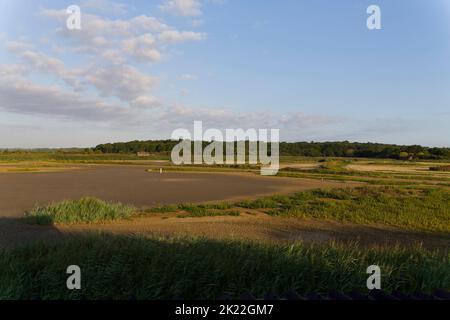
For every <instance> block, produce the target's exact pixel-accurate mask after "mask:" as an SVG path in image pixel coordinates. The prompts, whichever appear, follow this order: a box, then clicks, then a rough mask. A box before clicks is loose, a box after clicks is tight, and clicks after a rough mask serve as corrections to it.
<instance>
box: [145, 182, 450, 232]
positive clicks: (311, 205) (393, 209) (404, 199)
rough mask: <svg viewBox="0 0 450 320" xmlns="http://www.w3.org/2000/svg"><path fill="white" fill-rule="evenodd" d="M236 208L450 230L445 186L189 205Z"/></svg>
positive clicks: (204, 208) (313, 193)
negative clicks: (441, 187)
mask: <svg viewBox="0 0 450 320" xmlns="http://www.w3.org/2000/svg"><path fill="white" fill-rule="evenodd" d="M233 208H247V209H256V210H261V211H263V212H265V213H267V214H269V215H273V216H285V217H287V216H288V217H299V218H314V219H328V220H335V221H340V222H353V223H359V224H375V223H376V224H385V225H389V226H395V227H399V228H403V229H407V230H417V231H428V232H439V233H450V192H449V191H447V190H444V189H420V188H400V187H394V186H390V187H386V186H385V187H357V188H345V189H342V188H341V189H326V190H325V189H318V190H311V191H305V192H301V193H297V194H294V195H276V196H271V197H264V198H260V199H257V200H247V201H242V202H239V203H236V204H229V203H223V204H217V205H197V206H195V205H191V206H189V210H191V211H192V212H194V211H199V212H202V213H204V214H203V215H208V212H211V210H210V209H216V210H229V209H233ZM182 209H183V206H163V207H159V208H154V209H151V210H150V212H160V213H164V212H177V211H179V210H182ZM213 212H217V211H213ZM210 215H213V214H210Z"/></svg>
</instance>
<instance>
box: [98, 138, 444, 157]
mask: <svg viewBox="0 0 450 320" xmlns="http://www.w3.org/2000/svg"><path fill="white" fill-rule="evenodd" d="M178 143H179V141H174V140H150V141H130V142H118V143H107V144H100V145H98V146H96V147H95V148H94V149H93V151H94V152H101V153H137V152H148V153H170V152H171V150H172V149H173V147H174V146H175V145H177V144H178ZM207 144H209V142H203V145H204V146H206V145H207ZM269 149H270V147H269ZM280 155H281V156H305V157H363V158H391V159H405V160H407V159H410V160H412V159H450V148H429V147H422V146H419V145H412V146H400V145H391V144H381V143H359V142H348V141H342V142H281V143H280Z"/></svg>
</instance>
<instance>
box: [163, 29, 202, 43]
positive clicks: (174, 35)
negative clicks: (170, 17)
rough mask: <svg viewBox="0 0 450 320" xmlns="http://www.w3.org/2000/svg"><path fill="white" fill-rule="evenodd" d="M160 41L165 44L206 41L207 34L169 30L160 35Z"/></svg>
mask: <svg viewBox="0 0 450 320" xmlns="http://www.w3.org/2000/svg"><path fill="white" fill-rule="evenodd" d="M158 38H159V40H160V41H162V42H165V43H179V42H186V41H201V40H204V39H206V34H205V33H200V32H192V31H183V32H180V31H177V30H167V31H163V32H161V33H160V34H159V35H158Z"/></svg>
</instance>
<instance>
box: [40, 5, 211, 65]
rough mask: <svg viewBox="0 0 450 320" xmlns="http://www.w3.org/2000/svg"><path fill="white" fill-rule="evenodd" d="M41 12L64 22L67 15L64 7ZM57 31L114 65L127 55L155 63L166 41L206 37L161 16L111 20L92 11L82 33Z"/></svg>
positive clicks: (75, 45) (83, 50) (78, 48)
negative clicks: (179, 26) (164, 19)
mask: <svg viewBox="0 0 450 320" xmlns="http://www.w3.org/2000/svg"><path fill="white" fill-rule="evenodd" d="M41 14H42V15H43V16H45V17H48V18H51V19H55V20H57V21H58V22H59V23H61V24H62V25H64V21H65V19H66V18H67V14H66V12H65V11H63V10H42V12H41ZM58 34H59V35H60V36H61V39H62V40H67V41H69V42H70V43H71V44H72V45H73V48H72V50H73V51H74V52H76V53H78V54H87V55H92V56H103V57H104V58H106V59H108V60H109V61H110V62H112V63H115V64H117V63H120V62H122V63H123V62H124V61H125V60H126V58H130V59H131V61H133V60H134V61H136V62H156V61H159V60H161V59H162V57H163V52H162V51H163V49H164V48H165V46H166V45H167V44H171V43H179V42H187V41H200V40H203V39H205V38H206V34H204V33H198V32H192V31H178V30H176V29H174V28H172V27H170V26H168V25H167V24H165V23H163V22H161V21H160V20H159V19H157V18H155V17H150V16H146V15H139V16H136V17H133V18H130V19H128V20H124V19H115V20H110V19H106V18H103V17H99V16H97V15H94V14H89V13H83V26H82V30H81V31H80V32H73V31H71V30H68V29H67V28H64V27H62V28H60V29H59V30H58Z"/></svg>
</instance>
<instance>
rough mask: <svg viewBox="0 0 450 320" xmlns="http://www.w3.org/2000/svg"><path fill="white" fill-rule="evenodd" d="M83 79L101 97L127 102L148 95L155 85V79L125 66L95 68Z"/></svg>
mask: <svg viewBox="0 0 450 320" xmlns="http://www.w3.org/2000/svg"><path fill="white" fill-rule="evenodd" d="M85 79H86V81H87V82H88V83H89V84H91V85H93V86H95V88H97V90H98V91H99V92H100V94H101V95H102V96H105V97H111V96H114V97H118V98H120V99H122V100H124V101H127V102H130V101H132V100H135V99H136V98H138V97H140V96H142V95H146V94H148V93H150V91H151V90H152V89H153V88H154V87H155V85H156V84H157V79H156V78H154V77H152V76H149V75H146V74H144V73H142V72H140V71H138V70H136V69H135V68H133V67H131V66H127V65H117V66H109V67H107V68H102V67H95V68H92V69H91V70H90V71H89V72H87V74H86V76H85Z"/></svg>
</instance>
